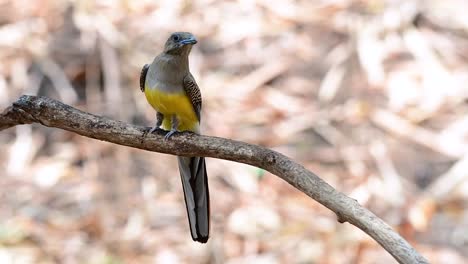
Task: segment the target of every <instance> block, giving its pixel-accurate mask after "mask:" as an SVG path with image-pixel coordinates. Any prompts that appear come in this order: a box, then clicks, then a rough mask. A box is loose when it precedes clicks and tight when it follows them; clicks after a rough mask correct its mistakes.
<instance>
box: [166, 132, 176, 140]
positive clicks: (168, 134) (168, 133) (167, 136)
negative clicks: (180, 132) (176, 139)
mask: <svg viewBox="0 0 468 264" xmlns="http://www.w3.org/2000/svg"><path fill="white" fill-rule="evenodd" d="M175 132H177V130H171V131H169V132H167V134H166V135H165V136H164V139H165V140H168V139H169V138H170V137H171V136H172V135H174V134H175Z"/></svg>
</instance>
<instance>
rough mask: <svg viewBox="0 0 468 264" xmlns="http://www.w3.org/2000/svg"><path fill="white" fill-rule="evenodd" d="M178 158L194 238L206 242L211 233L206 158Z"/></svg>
mask: <svg viewBox="0 0 468 264" xmlns="http://www.w3.org/2000/svg"><path fill="white" fill-rule="evenodd" d="M177 160H178V161H179V171H180V177H181V178H182V187H183V189H184V198H185V205H186V206H187V215H188V219H189V225H190V232H191V234H192V239H193V240H194V241H198V242H200V243H206V241H208V237H209V233H210V195H209V191H208V177H207V175H206V165H205V158H203V157H177Z"/></svg>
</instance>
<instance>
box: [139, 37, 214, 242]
mask: <svg viewBox="0 0 468 264" xmlns="http://www.w3.org/2000/svg"><path fill="white" fill-rule="evenodd" d="M196 43H197V39H196V38H195V36H194V35H193V34H192V33H189V32H174V33H172V34H171V35H170V36H169V38H168V39H167V41H166V43H165V45H164V50H163V51H162V52H161V53H160V54H159V55H157V56H156V57H155V58H154V60H153V62H152V63H151V64H145V65H144V66H143V68H142V70H141V73H140V89H141V91H142V92H144V94H145V97H146V99H147V101H148V103H149V104H150V105H151V106H152V107H153V109H154V110H156V124H155V126H154V127H153V128H151V129H150V130H149V131H148V133H153V132H154V131H156V130H157V129H158V128H162V129H163V130H167V131H168V132H167V133H166V135H165V136H164V139H165V140H169V139H170V137H172V136H173V135H174V134H175V133H176V132H178V131H191V132H194V133H198V134H199V133H200V121H201V108H202V97H201V92H200V88H199V87H198V85H197V83H196V81H195V79H194V77H193V76H192V74H191V73H190V69H189V54H190V51H191V50H192V46H193V45H195V44H196ZM177 160H178V166H179V173H180V177H181V179H182V189H183V192H184V199H185V205H186V208H187V216H188V220H189V227H190V234H191V236H192V239H193V240H194V241H197V242H200V243H206V242H207V241H208V238H209V232H210V197H209V190H208V177H207V173H206V164H205V158H204V157H182V156H178V157H177Z"/></svg>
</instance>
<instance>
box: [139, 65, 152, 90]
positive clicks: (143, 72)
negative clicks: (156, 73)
mask: <svg viewBox="0 0 468 264" xmlns="http://www.w3.org/2000/svg"><path fill="white" fill-rule="evenodd" d="M149 67H150V66H149V64H145V66H143V68H142V69H141V73H140V90H141V91H142V92H144V91H145V81H146V73H147V72H148V69H149Z"/></svg>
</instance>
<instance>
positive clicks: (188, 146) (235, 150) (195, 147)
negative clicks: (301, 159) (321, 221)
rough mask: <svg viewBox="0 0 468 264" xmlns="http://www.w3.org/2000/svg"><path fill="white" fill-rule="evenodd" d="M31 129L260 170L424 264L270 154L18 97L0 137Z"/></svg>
mask: <svg viewBox="0 0 468 264" xmlns="http://www.w3.org/2000/svg"><path fill="white" fill-rule="evenodd" d="M30 123H40V124H42V125H44V126H48V127H56V128H60V129H64V130H68V131H71V132H74V133H77V134H79V135H82V136H85V137H90V138H95V139H99V140H103V141H108V142H112V143H115V144H119V145H124V146H128V147H133V148H139V149H144V150H148V151H153V152H160V153H166V154H172V155H181V156H205V157H212V158H218V159H225V160H231V161H236V162H241V163H245V164H249V165H252V166H256V167H259V168H262V169H265V170H267V171H269V172H271V173H273V174H275V175H277V176H278V177H280V178H282V179H283V180H285V181H287V182H288V183H289V184H291V185H292V186H294V187H296V188H297V189H299V190H300V191H302V192H303V193H305V194H307V195H308V196H310V197H311V198H313V199H314V200H316V201H317V202H319V203H321V204H322V205H324V206H325V207H327V208H329V209H330V210H332V211H333V212H335V214H336V215H337V216H338V221H339V222H341V223H344V222H349V223H351V224H352V225H355V226H356V227H358V228H360V229H361V230H362V231H364V232H366V233H367V234H368V235H369V236H371V237H372V238H373V239H375V240H376V241H377V242H378V243H379V244H380V245H381V246H382V247H383V248H384V249H385V250H387V251H388V252H389V253H390V254H391V255H392V256H393V257H394V258H395V259H396V260H397V261H398V262H399V263H428V262H427V260H426V259H424V257H422V256H421V255H420V254H419V253H418V252H417V251H416V250H415V249H414V248H412V247H411V245H410V244H409V243H408V242H407V241H405V240H404V239H403V238H402V237H401V236H400V235H398V234H397V233H396V232H395V231H393V230H392V228H391V227H390V226H389V225H387V224H386V223H385V222H384V221H382V220H381V219H380V218H378V217H377V216H375V215H374V214H373V213H371V212H370V211H368V210H367V209H365V208H363V207H362V206H360V205H359V204H358V203H357V201H355V200H353V199H351V198H349V197H347V196H346V195H344V194H343V193H341V192H338V191H337V190H335V189H334V188H333V187H331V186H330V185H329V184H328V183H326V182H325V181H323V180H322V179H321V178H319V177H318V176H317V175H315V174H314V173H312V172H310V171H308V170H306V169H305V168H304V167H303V166H301V165H299V164H297V163H295V162H293V161H291V160H290V159H289V158H288V157H286V156H284V155H282V154H280V153H278V152H275V151H272V150H270V149H267V148H263V147H260V146H256V145H252V144H247V143H244V142H239V141H234V140H229V139H224V138H218V137H209V136H202V135H196V134H193V133H177V134H175V135H174V136H173V137H171V139H170V140H166V141H165V140H163V138H164V134H165V132H164V131H162V130H157V131H156V132H155V133H153V134H147V131H148V129H147V128H145V127H141V126H135V125H131V124H126V123H124V122H120V121H116V120H112V119H109V118H106V117H101V116H97V115H93V114H89V113H85V112H83V111H80V110H78V109H75V108H73V107H71V106H69V105H66V104H63V103H61V102H59V101H56V100H53V99H50V98H46V97H35V96H26V95H23V96H21V97H20V98H19V99H18V100H17V101H16V102H14V103H13V105H12V106H10V107H8V108H7V109H5V111H4V112H3V113H2V114H0V131H1V130H4V129H7V128H9V127H13V126H16V125H21V124H30Z"/></svg>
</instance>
